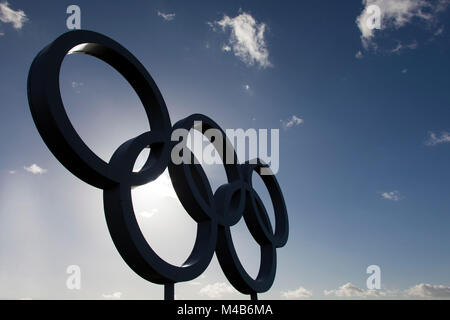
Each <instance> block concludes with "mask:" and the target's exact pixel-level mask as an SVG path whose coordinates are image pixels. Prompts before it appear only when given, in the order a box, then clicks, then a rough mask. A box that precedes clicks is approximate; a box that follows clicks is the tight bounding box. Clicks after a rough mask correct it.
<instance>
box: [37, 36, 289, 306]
mask: <svg viewBox="0 0 450 320" xmlns="http://www.w3.org/2000/svg"><path fill="white" fill-rule="evenodd" d="M69 53H85V54H89V55H92V56H94V57H97V58H98V59H101V60H103V61H104V62H106V63H108V64H109V65H111V66H112V67H113V68H115V69H116V70H117V71H118V72H120V73H121V74H122V75H123V76H124V77H125V79H126V80H127V81H128V82H129V83H130V84H131V86H132V87H133V88H134V90H135V91H136V93H137V94H138V96H139V98H140V100H141V102H142V105H143V107H144V109H145V111H146V114H147V117H148V122H149V126H150V127H151V131H148V132H146V133H143V134H141V135H139V136H137V137H136V138H133V139H130V140H128V141H126V142H125V143H123V144H122V145H121V146H119V148H118V149H117V150H116V151H115V152H114V154H113V156H112V157H111V160H110V161H109V163H106V162H105V161H103V160H102V159H101V158H99V157H98V156H97V155H96V154H95V153H94V152H93V151H92V150H90V149H89V148H88V147H87V145H86V144H85V143H84V142H83V140H82V139H81V138H80V136H79V135H78V134H77V132H76V131H75V129H74V128H73V126H72V124H71V122H70V120H69V118H68V116H67V114H66V112H65V109H64V104H63V102H62V99H61V94H60V89H59V72H60V68H61V64H62V61H63V59H64V57H65V56H66V55H67V54H69ZM28 100H29V105H30V109H31V113H32V115H33V119H34V122H35V124H36V127H37V128H38V131H39V133H40V135H41V136H42V138H43V140H44V141H45V143H46V144H47V146H48V148H49V149H50V151H51V152H52V153H53V154H54V155H55V157H56V158H57V159H58V160H59V161H60V162H61V163H62V164H63V165H64V166H65V167H66V168H67V169H68V170H69V171H70V172H72V173H73V174H74V175H75V176H77V177H78V178H80V179H81V180H83V181H85V182H87V183H89V184H90V185H92V186H95V187H97V188H101V189H103V190H104V193H103V195H104V196H103V199H104V209H105V216H106V221H107V224H108V229H109V232H110V234H111V237H112V240H113V241H114V244H115V246H116V248H117V250H118V251H119V253H120V255H121V256H122V258H123V259H124V260H125V262H126V263H127V264H128V265H129V266H130V268H132V269H133V270H134V271H135V272H136V273H137V274H139V275H140V276H141V277H142V278H144V279H146V280H148V281H151V282H153V283H157V284H164V285H165V298H166V299H173V297H174V284H175V283H177V282H182V281H189V280H192V279H195V278H196V277H198V276H199V275H200V274H201V273H202V272H203V271H204V270H205V269H206V268H207V267H208V265H209V263H210V261H211V259H212V257H213V255H214V252H215V253H216V255H217V258H218V260H219V263H220V266H221V267H222V270H223V271H224V273H225V275H226V277H227V279H228V280H229V281H230V283H231V284H232V285H233V286H234V287H235V288H236V289H237V290H238V291H240V292H241V293H244V294H249V295H251V297H252V298H253V299H256V298H257V293H260V292H265V291H267V290H269V289H270V287H271V286H272V284H273V281H274V278H275V273H276V248H279V247H282V246H284V245H285V244H286V242H287V239H288V233H289V224H288V216H287V211H286V206H285V202H284V199H283V195H282V192H281V189H280V187H279V185H278V182H277V180H276V178H275V176H274V175H261V178H262V179H263V181H264V184H265V186H266V187H267V189H268V191H269V193H270V196H271V200H272V204H273V207H274V212H275V230H272V226H271V223H270V220H269V217H268V214H267V211H266V209H265V208H264V204H263V202H262V200H261V199H260V197H259V196H258V194H257V193H256V191H255V190H254V189H253V186H252V175H253V174H254V173H257V174H259V171H260V168H262V167H265V168H268V166H267V165H266V164H264V163H263V162H262V161H260V160H258V161H257V162H256V164H250V163H245V164H242V165H240V164H238V162H237V156H236V153H235V152H234V150H233V147H232V145H231V143H230V141H229V140H228V138H227V137H226V135H225V133H224V131H223V130H222V129H221V128H220V127H219V126H218V125H217V124H216V123H215V122H214V121H213V120H212V119H210V118H208V117H206V116H204V115H200V114H194V115H191V116H189V117H187V118H185V119H182V120H180V121H178V122H177V123H176V124H175V125H174V126H173V128H172V125H171V122H170V118H169V113H168V110H167V107H166V104H165V102H164V99H163V97H162V95H161V93H160V91H159V89H158V87H157V85H156V83H155V82H154V81H153V79H152V77H151V76H150V74H149V73H148V72H147V70H146V69H145V68H144V67H143V66H142V65H141V63H140V62H139V61H138V60H137V59H136V58H135V57H134V56H133V55H132V54H131V53H130V52H129V51H128V50H126V49H125V48H124V47H122V46H121V45H120V44H118V43H117V42H115V41H114V40H112V39H110V38H108V37H106V36H104V35H101V34H99V33H96V32H92V31H84V30H77V31H71V32H68V33H65V34H63V35H62V36H60V37H59V38H57V39H56V40H55V41H54V42H52V43H51V44H50V45H48V46H47V47H45V48H44V49H43V50H42V51H41V52H40V53H39V54H38V55H37V56H36V58H35V59H34V61H33V63H32V65H31V68H30V72H29V76H28ZM196 121H201V122H202V129H201V133H202V134H205V131H206V130H208V129H211V128H213V129H217V130H219V131H220V132H221V133H222V134H223V135H222V136H223V141H222V145H223V146H224V149H225V151H224V150H217V151H218V153H219V155H220V156H221V158H222V160H223V163H224V167H225V172H226V175H227V179H228V182H227V183H226V184H224V185H222V186H220V187H219V188H218V189H217V191H216V192H215V193H213V191H212V188H211V186H210V183H209V181H208V178H207V176H206V174H205V172H204V170H203V169H202V167H201V165H200V164H196V163H195V162H194V163H192V164H189V163H181V164H178V165H177V164H174V163H173V162H172V161H171V160H170V154H171V151H172V150H173V148H174V147H175V145H176V144H178V142H173V141H171V139H170V137H171V133H172V131H173V130H176V129H178V128H184V129H186V130H190V129H195V130H199V128H198V127H197V126H194V122H196ZM207 138H208V139H210V141H211V142H213V139H212V138H211V137H207ZM184 141H186V140H184ZM147 147H151V152H150V155H149V157H148V159H147V161H146V163H145V165H144V166H143V168H142V169H141V170H140V171H139V172H133V166H134V163H135V160H136V158H137V157H138V155H139V153H140V152H141V151H142V150H143V149H144V148H147ZM183 150H186V149H185V148H184V149H183ZM224 152H225V153H224ZM227 152H230V153H231V154H233V155H234V160H235V161H234V164H225V154H227ZM189 157H190V158H193V157H194V156H193V154H191V155H189ZM167 167H168V169H169V174H170V178H171V180H172V184H173V187H174V189H175V192H176V194H177V196H178V197H179V199H180V201H181V203H182V205H183V207H184V208H185V209H186V211H187V212H188V214H189V215H190V216H191V217H192V218H193V219H194V220H195V221H196V222H197V225H198V227H197V237H196V241H195V245H194V248H193V250H192V252H191V254H190V256H189V257H188V259H187V260H186V261H185V262H184V263H183V265H182V266H180V267H178V266H174V265H172V264H169V263H167V262H166V261H164V260H163V259H161V258H160V257H159V256H158V255H157V254H156V252H154V251H153V249H152V248H151V247H150V246H149V244H148V243H147V242H146V240H145V238H144V236H143V234H142V232H141V230H140V228H139V225H138V223H137V220H136V217H135V214H134V210H133V205H132V198H131V188H132V187H136V186H140V185H143V184H146V183H149V182H151V181H153V180H155V179H156V178H157V177H158V176H159V175H160V174H161V173H162V172H163V171H164V170H165V169H166V168H167ZM242 217H243V218H244V221H245V223H246V224H247V226H248V229H249V230H250V233H251V234H252V236H253V237H254V238H255V240H256V241H257V243H258V244H259V246H260V251H261V265H260V269H259V273H258V275H257V277H256V279H253V278H251V277H250V276H249V274H248V273H247V272H246V271H245V269H244V267H243V266H242V264H241V262H240V260H239V257H238V256H237V253H236V250H235V247H234V245H233V241H232V237H231V231H230V228H231V227H232V226H233V225H235V224H236V223H238V222H239V220H240V219H241V218H242Z"/></svg>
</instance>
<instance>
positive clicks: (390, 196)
mask: <svg viewBox="0 0 450 320" xmlns="http://www.w3.org/2000/svg"><path fill="white" fill-rule="evenodd" d="M381 197H382V198H383V199H387V200H392V201H400V200H402V196H401V195H400V192H398V191H397V190H395V191H391V192H383V193H382V194H381Z"/></svg>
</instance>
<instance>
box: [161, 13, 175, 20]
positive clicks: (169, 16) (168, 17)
mask: <svg viewBox="0 0 450 320" xmlns="http://www.w3.org/2000/svg"><path fill="white" fill-rule="evenodd" d="M158 16H160V17H162V18H163V19H164V20H165V21H171V20H173V19H175V13H162V12H161V11H158Z"/></svg>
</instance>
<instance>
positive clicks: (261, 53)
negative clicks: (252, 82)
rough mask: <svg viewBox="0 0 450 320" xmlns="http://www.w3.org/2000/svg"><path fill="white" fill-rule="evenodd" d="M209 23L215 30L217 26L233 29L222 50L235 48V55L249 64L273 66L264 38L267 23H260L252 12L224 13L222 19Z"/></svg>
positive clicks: (223, 28) (224, 29)
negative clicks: (232, 14) (236, 14)
mask: <svg viewBox="0 0 450 320" xmlns="http://www.w3.org/2000/svg"><path fill="white" fill-rule="evenodd" d="M208 25H209V26H210V27H211V28H212V29H213V30H214V31H217V30H216V28H215V26H220V27H221V28H222V31H226V30H227V29H230V30H231V34H230V39H229V40H228V44H227V45H224V46H223V47H222V50H224V51H231V50H233V53H234V55H235V56H236V57H238V58H239V59H241V60H242V61H243V62H244V63H245V64H246V65H248V66H253V65H255V64H258V65H259V66H260V67H262V68H267V67H272V64H271V63H270V61H269V51H268V50H267V47H266V41H265V39H264V33H265V31H266V28H267V26H266V24H265V23H262V22H261V23H258V22H256V20H255V18H253V17H252V16H251V15H250V14H248V13H245V12H242V13H241V14H240V15H238V16H236V17H234V18H230V17H229V16H227V15H224V17H223V18H222V20H219V21H215V22H214V23H211V22H209V23H208Z"/></svg>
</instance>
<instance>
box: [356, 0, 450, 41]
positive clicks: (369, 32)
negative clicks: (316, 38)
mask: <svg viewBox="0 0 450 320" xmlns="http://www.w3.org/2000/svg"><path fill="white" fill-rule="evenodd" d="M449 3H450V1H448V0H437V1H433V2H430V1H427V0H362V4H363V6H364V9H363V11H362V12H361V14H360V15H359V16H358V17H357V18H356V24H357V26H358V28H359V30H360V32H361V41H362V44H363V46H364V48H366V49H368V48H370V47H373V48H377V45H376V43H375V42H374V38H375V33H376V32H378V31H379V30H378V29H375V28H369V26H368V25H367V21H368V20H370V18H371V17H373V13H370V14H369V13H368V11H367V8H368V7H369V6H371V5H376V6H378V7H379V8H380V11H381V25H380V30H388V29H399V28H402V27H404V26H406V25H408V24H410V23H412V22H413V21H414V20H419V21H420V22H422V23H423V22H430V23H432V22H435V21H436V20H437V15H438V13H439V12H441V11H444V10H445V9H446V8H447V6H448V4H449Z"/></svg>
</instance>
